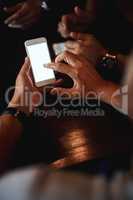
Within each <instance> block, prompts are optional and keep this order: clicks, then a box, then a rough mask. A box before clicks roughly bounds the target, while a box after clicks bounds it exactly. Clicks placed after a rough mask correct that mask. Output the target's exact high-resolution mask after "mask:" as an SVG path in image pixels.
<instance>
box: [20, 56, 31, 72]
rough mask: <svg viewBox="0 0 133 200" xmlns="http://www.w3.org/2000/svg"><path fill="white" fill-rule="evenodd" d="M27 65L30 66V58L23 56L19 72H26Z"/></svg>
mask: <svg viewBox="0 0 133 200" xmlns="http://www.w3.org/2000/svg"><path fill="white" fill-rule="evenodd" d="M29 67H30V60H29V58H27V57H26V58H25V62H24V64H23V66H22V68H21V70H20V73H22V74H27V73H28V70H29Z"/></svg>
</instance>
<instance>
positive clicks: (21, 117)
mask: <svg viewBox="0 0 133 200" xmlns="http://www.w3.org/2000/svg"><path fill="white" fill-rule="evenodd" d="M2 115H11V116H13V117H15V118H16V119H17V120H18V121H19V122H20V123H22V124H23V125H24V126H25V125H26V124H27V121H28V118H29V116H28V115H27V114H25V113H24V112H22V111H20V110H19V109H18V108H12V107H7V108H6V109H5V111H4V112H3V113H2Z"/></svg>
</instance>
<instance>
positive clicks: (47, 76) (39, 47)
mask: <svg viewBox="0 0 133 200" xmlns="http://www.w3.org/2000/svg"><path fill="white" fill-rule="evenodd" d="M27 50H28V55H29V58H30V61H31V65H32V70H33V74H34V79H35V82H36V83H39V82H43V81H45V80H46V81H47V80H53V79H55V74H54V71H53V70H52V69H47V68H45V67H44V66H45V64H48V63H50V62H51V58H50V54H49V49H48V45H47V42H42V43H39V44H33V45H30V46H27Z"/></svg>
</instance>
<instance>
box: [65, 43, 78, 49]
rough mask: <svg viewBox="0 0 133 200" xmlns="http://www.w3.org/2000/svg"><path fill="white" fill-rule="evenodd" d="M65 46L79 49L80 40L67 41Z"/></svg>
mask: <svg viewBox="0 0 133 200" xmlns="http://www.w3.org/2000/svg"><path fill="white" fill-rule="evenodd" d="M65 47H66V48H68V49H77V48H78V42H77V41H67V42H66V43H65Z"/></svg>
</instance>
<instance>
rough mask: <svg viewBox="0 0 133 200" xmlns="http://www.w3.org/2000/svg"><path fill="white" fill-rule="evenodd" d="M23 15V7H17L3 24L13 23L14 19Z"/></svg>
mask: <svg viewBox="0 0 133 200" xmlns="http://www.w3.org/2000/svg"><path fill="white" fill-rule="evenodd" d="M23 15H25V10H24V9H19V10H18V11H17V12H16V13H15V14H13V15H12V16H10V17H9V18H7V19H6V20H5V22H4V23H5V24H15V21H16V20H17V19H19V18H21V17H23Z"/></svg>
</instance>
